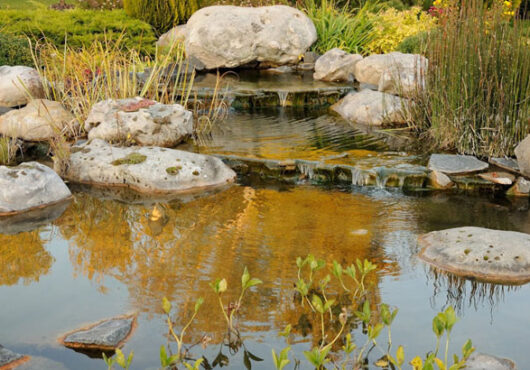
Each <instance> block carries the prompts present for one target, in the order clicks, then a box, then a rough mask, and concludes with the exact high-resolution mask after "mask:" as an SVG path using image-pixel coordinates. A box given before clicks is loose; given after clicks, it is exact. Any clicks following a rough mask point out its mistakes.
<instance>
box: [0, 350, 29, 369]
mask: <svg viewBox="0 0 530 370" xmlns="http://www.w3.org/2000/svg"><path fill="white" fill-rule="evenodd" d="M27 360H29V357H28V356H24V355H21V354H18V353H15V352H13V351H10V350H8V349H7V348H5V347H4V346H2V345H0V369H4V368H5V369H14V368H15V367H17V366H18V365H20V364H21V363H23V362H26V361H27Z"/></svg>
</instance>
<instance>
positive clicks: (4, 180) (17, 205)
mask: <svg viewBox="0 0 530 370" xmlns="http://www.w3.org/2000/svg"><path fill="white" fill-rule="evenodd" d="M71 196H72V193H71V192H70V190H69V189H68V187H67V186H66V185H65V183H64V182H63V180H61V178H60V177H59V175H57V174H56V173H55V172H54V171H53V170H52V169H51V168H49V167H47V166H45V165H43V164H40V163H38V162H27V163H22V164H21V165H19V166H16V167H7V166H0V216H10V215H14V214H17V213H22V212H27V211H29V210H32V209H36V208H43V207H47V206H50V205H53V204H57V203H59V202H62V201H65V200H67V199H69V198H70V197H71Z"/></svg>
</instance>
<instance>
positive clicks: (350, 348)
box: [342, 333, 357, 354]
mask: <svg viewBox="0 0 530 370" xmlns="http://www.w3.org/2000/svg"><path fill="white" fill-rule="evenodd" d="M355 348H357V345H356V344H355V343H352V341H351V334H350V333H348V334H346V343H344V346H342V350H343V351H344V352H346V354H350V353H352V352H353V351H355Z"/></svg>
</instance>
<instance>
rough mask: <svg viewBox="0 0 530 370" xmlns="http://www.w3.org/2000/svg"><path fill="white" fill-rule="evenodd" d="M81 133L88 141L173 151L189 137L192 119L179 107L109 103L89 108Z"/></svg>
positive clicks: (138, 102) (127, 101)
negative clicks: (161, 147) (99, 140)
mask: <svg viewBox="0 0 530 370" xmlns="http://www.w3.org/2000/svg"><path fill="white" fill-rule="evenodd" d="M85 129H86V130H87V131H88V138H89V139H103V140H105V141H108V142H111V143H123V142H132V143H136V144H138V145H155V146H163V147H174V146H176V145H177V144H179V143H180V142H181V141H183V140H184V139H185V138H187V137H188V136H190V135H191V134H193V115H192V113H191V112H190V111H188V110H186V109H185V108H184V107H183V106H182V105H180V104H170V105H166V104H160V103H157V102H155V101H152V100H148V99H144V98H140V97H136V98H132V99H120V100H112V99H109V100H104V101H101V102H99V103H97V104H95V105H94V106H93V107H92V110H91V111H90V114H89V115H88V118H87V120H86V122H85Z"/></svg>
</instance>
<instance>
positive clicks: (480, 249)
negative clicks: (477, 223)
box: [418, 227, 530, 284]
mask: <svg viewBox="0 0 530 370" xmlns="http://www.w3.org/2000/svg"><path fill="white" fill-rule="evenodd" d="M418 243H419V245H420V247H422V250H421V251H420V254H419V257H420V258H421V259H423V260H424V261H426V262H428V263H430V264H431V265H433V266H435V267H437V268H439V269H441V270H443V271H446V272H450V273H453V274H456V275H459V276H462V277H466V278H475V279H479V280H482V281H486V282H492V283H511V284H524V283H527V282H530V235H528V234H523V233H518V232H514V231H500V230H491V229H484V228H480V227H460V228H455V229H449V230H442V231H433V232H430V233H428V234H424V235H421V236H420V237H419V238H418Z"/></svg>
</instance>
